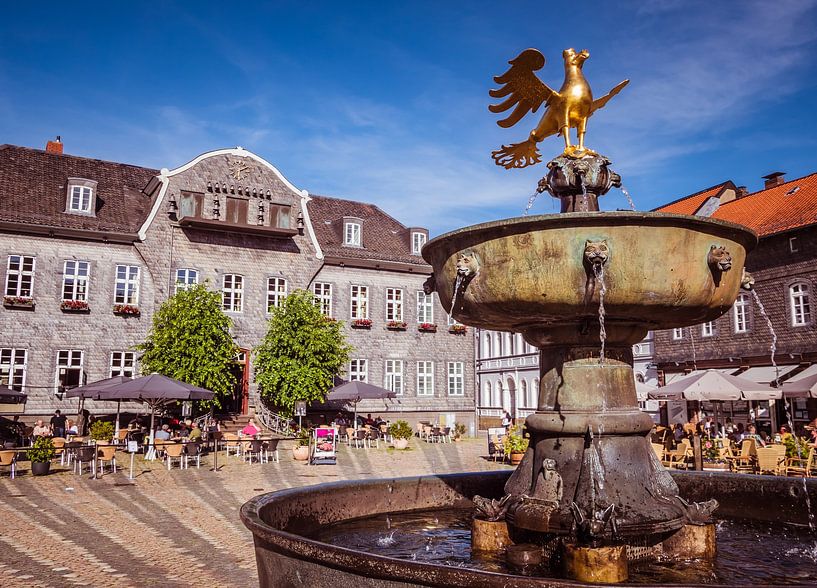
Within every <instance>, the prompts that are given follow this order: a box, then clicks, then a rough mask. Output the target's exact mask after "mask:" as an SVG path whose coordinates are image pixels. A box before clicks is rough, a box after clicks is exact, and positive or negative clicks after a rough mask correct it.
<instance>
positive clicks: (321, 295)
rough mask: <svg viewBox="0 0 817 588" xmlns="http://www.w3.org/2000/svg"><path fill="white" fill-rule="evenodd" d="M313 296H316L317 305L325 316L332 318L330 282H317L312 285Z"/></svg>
mask: <svg viewBox="0 0 817 588" xmlns="http://www.w3.org/2000/svg"><path fill="white" fill-rule="evenodd" d="M312 294H313V295H314V296H315V305H316V306H317V307H318V308H319V309H320V310H321V313H322V314H323V315H324V316H328V317H331V316H332V284H330V283H329V282H315V283H314V284H312Z"/></svg>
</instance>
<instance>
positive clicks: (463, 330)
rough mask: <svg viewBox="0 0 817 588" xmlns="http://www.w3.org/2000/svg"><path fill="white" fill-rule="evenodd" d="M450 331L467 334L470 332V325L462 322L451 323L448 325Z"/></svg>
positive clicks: (456, 333)
mask: <svg viewBox="0 0 817 588" xmlns="http://www.w3.org/2000/svg"><path fill="white" fill-rule="evenodd" d="M448 332H449V333H454V334H455V335H465V333H467V332H468V327H466V326H465V325H460V324H456V325H451V326H450V327H448Z"/></svg>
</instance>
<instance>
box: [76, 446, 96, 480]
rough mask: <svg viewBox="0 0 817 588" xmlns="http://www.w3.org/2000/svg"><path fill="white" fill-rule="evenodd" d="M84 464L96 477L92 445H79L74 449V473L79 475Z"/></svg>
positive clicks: (94, 451) (93, 447)
mask: <svg viewBox="0 0 817 588" xmlns="http://www.w3.org/2000/svg"><path fill="white" fill-rule="evenodd" d="M85 464H88V469H89V470H91V473H93V475H94V477H96V447H95V446H93V445H80V446H79V447H77V448H76V450H75V451H74V473H75V474H79V475H80V476H81V475H82V472H83V471H84V469H85V468H84V465H85Z"/></svg>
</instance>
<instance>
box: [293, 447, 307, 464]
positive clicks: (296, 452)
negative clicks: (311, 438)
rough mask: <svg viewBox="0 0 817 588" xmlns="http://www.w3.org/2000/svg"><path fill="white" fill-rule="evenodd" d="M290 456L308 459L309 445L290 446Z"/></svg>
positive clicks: (303, 459)
mask: <svg viewBox="0 0 817 588" xmlns="http://www.w3.org/2000/svg"><path fill="white" fill-rule="evenodd" d="M292 458H293V459H296V460H298V461H306V460H307V459H309V445H298V446H296V447H293V448H292Z"/></svg>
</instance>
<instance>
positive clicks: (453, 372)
mask: <svg viewBox="0 0 817 588" xmlns="http://www.w3.org/2000/svg"><path fill="white" fill-rule="evenodd" d="M464 394H465V364H464V363H463V362H461V361H449V362H448V395H449V396H463V395H464Z"/></svg>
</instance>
